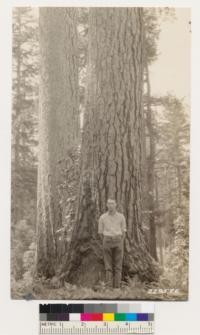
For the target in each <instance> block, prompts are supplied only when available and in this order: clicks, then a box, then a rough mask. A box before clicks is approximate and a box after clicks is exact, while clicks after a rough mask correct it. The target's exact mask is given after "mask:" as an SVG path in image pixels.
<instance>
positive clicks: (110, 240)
mask: <svg viewBox="0 0 200 335" xmlns="http://www.w3.org/2000/svg"><path fill="white" fill-rule="evenodd" d="M103 255H104V264H105V270H106V282H107V285H108V286H111V287H112V286H114V287H116V288H118V287H120V283H121V277H122V264H123V256H124V239H123V237H122V235H117V236H104V237H103ZM113 279H114V283H113ZM113 284H114V285H113Z"/></svg>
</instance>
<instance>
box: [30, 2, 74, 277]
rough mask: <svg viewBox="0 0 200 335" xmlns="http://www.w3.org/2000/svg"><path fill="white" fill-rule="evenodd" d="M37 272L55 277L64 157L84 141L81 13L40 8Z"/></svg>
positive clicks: (60, 218)
mask: <svg viewBox="0 0 200 335" xmlns="http://www.w3.org/2000/svg"><path fill="white" fill-rule="evenodd" d="M39 30H40V54H41V64H40V71H41V73H40V74H41V81H40V95H39V167H38V195H37V259H36V273H37V275H43V276H46V277H50V276H53V275H54V273H55V260H56V254H57V245H56V237H55V231H56V229H58V228H59V227H60V226H61V223H62V206H61V204H60V201H59V185H60V184H61V183H62V182H63V171H62V169H63V167H64V165H63V164H64V163H63V161H64V158H65V157H66V154H67V150H68V149H69V148H70V147H71V146H72V145H74V144H75V143H77V141H78V137H79V112H78V62H77V31H76V12H75V9H73V8H41V9H40V16H39Z"/></svg>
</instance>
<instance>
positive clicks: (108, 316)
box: [103, 313, 114, 321]
mask: <svg viewBox="0 0 200 335" xmlns="http://www.w3.org/2000/svg"><path fill="white" fill-rule="evenodd" d="M103 321H114V313H103Z"/></svg>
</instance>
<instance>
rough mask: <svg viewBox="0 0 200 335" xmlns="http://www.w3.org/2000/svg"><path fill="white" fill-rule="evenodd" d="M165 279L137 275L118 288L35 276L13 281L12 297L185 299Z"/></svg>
mask: <svg viewBox="0 0 200 335" xmlns="http://www.w3.org/2000/svg"><path fill="white" fill-rule="evenodd" d="M166 286H167V285H166V283H165V281H163V282H162V280H160V281H159V282H157V283H150V284H147V283H143V282H141V281H140V280H139V279H138V278H134V279H130V280H129V282H128V283H124V282H122V287H121V288H120V289H114V288H113V289H112V288H108V287H106V286H105V284H104V283H103V282H102V283H101V284H100V285H98V286H96V287H94V288H93V289H91V288H88V287H82V286H77V285H72V284H69V283H67V282H65V283H64V284H62V285H61V284H60V283H59V281H58V278H56V277H54V278H52V279H51V280H45V279H43V280H42V279H40V280H35V281H34V282H25V281H19V282H14V283H12V292H11V296H12V299H26V300H32V299H36V300H43V299H45V300H157V301H176V300H178V301H185V300H187V298H188V297H187V292H186V291H181V290H179V289H173V288H170V287H166Z"/></svg>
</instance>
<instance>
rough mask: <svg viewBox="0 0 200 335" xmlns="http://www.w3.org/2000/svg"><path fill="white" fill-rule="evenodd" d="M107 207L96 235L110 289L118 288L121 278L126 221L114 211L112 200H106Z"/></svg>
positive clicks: (114, 202)
mask: <svg viewBox="0 0 200 335" xmlns="http://www.w3.org/2000/svg"><path fill="white" fill-rule="evenodd" d="M107 207H108V211H107V212H106V213H104V214H102V215H101V216H100V218H99V227H98V233H99V234H100V236H101V237H102V240H103V256H104V265H105V271H106V283H107V285H108V286H110V287H115V288H119V287H120V284H121V277H122V265H123V256H124V238H125V233H126V220H125V217H124V215H123V214H121V213H119V212H118V211H117V210H116V201H115V200H114V199H108V201H107Z"/></svg>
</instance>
